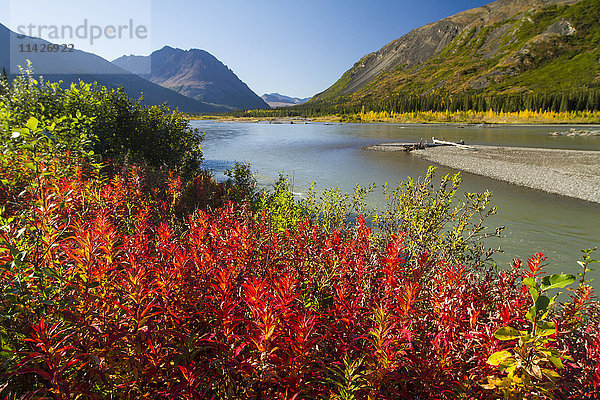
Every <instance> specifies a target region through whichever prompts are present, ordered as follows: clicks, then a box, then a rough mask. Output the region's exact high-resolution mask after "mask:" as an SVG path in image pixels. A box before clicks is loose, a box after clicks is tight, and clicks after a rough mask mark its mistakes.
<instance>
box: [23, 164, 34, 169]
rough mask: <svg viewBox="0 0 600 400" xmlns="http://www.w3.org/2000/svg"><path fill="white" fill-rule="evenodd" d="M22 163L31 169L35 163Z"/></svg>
mask: <svg viewBox="0 0 600 400" xmlns="http://www.w3.org/2000/svg"><path fill="white" fill-rule="evenodd" d="M23 165H25V166H26V167H27V168H29V169H32V170H34V171H35V164H34V163H24V164H23Z"/></svg>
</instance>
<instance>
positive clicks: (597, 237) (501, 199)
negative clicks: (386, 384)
mask: <svg viewBox="0 0 600 400" xmlns="http://www.w3.org/2000/svg"><path fill="white" fill-rule="evenodd" d="M192 124H193V126H194V127H196V128H198V129H200V130H201V131H203V132H205V137H204V142H203V151H204V157H205V167H207V168H210V169H212V170H214V172H215V176H216V177H217V178H219V179H222V178H223V171H224V170H225V169H228V168H231V166H232V165H233V163H234V161H244V162H249V163H250V164H251V165H252V170H253V171H254V172H255V176H256V178H257V179H258V181H259V183H260V184H262V185H265V186H266V185H270V184H272V183H273V182H274V181H275V180H276V179H277V177H278V175H279V173H280V172H283V173H285V174H286V175H288V176H289V177H290V180H292V181H293V184H294V192H295V193H298V194H299V195H300V196H302V193H305V192H306V190H307V189H308V188H309V187H310V184H311V182H312V181H314V182H315V183H316V185H317V189H318V190H322V189H326V188H330V187H339V188H340V189H341V190H343V191H345V192H352V191H353V189H354V187H355V186H356V184H360V185H361V186H363V187H364V186H368V185H370V184H372V183H375V184H377V185H382V184H384V183H386V182H388V183H389V185H390V186H391V187H394V186H395V185H397V184H398V182H399V181H401V180H404V179H406V177H408V176H411V177H413V178H417V177H419V176H422V175H423V173H424V171H425V170H426V169H427V167H428V166H429V164H430V163H429V162H426V161H423V160H421V159H419V158H417V157H415V156H413V155H411V154H410V153H403V152H375V151H366V150H363V149H361V148H362V147H363V146H367V145H371V144H377V143H383V142H393V141H400V142H402V141H419V140H420V139H421V138H424V139H428V140H431V137H432V136H434V137H437V138H441V137H443V138H445V139H447V140H456V141H458V140H461V139H464V140H465V142H466V143H467V144H487V145H498V146H520V147H547V148H563V149H584V150H600V137H566V136H560V137H553V136H549V135H548V133H549V132H554V131H557V130H558V131H564V130H568V129H569V127H565V126H561V127H552V126H544V127H531V126H528V127H516V126H508V127H506V126H493V127H464V128H459V127H454V126H430V125H427V126H424V125H398V124H343V125H342V124H333V125H330V124H322V123H310V124H268V123H224V122H212V121H193V122H192ZM599 168H600V166H599ZM455 172H457V171H456V170H453V169H450V168H446V167H441V166H439V167H438V176H442V175H443V174H446V173H455ZM462 177H463V184H462V186H461V191H463V192H464V191H469V192H482V191H485V190H486V189H487V190H490V191H492V192H493V197H492V205H494V206H496V207H497V208H498V215H496V216H493V217H491V218H490V219H489V220H488V223H487V226H490V227H492V226H493V227H496V226H506V230H505V231H504V237H503V238H502V239H499V240H497V241H494V242H489V245H490V247H497V246H498V245H500V246H501V247H502V249H503V250H504V253H503V254H499V255H497V256H496V257H495V259H496V261H497V262H498V264H499V265H501V266H506V265H508V263H509V261H510V260H512V259H513V258H515V257H518V258H522V259H527V258H528V257H529V256H530V255H531V254H533V253H535V252H543V253H544V254H546V255H547V256H548V262H549V265H548V270H549V271H551V272H571V273H576V272H578V271H579V270H578V269H577V268H578V266H577V264H576V261H577V260H578V259H579V258H580V257H581V252H580V250H581V249H584V248H588V247H594V246H598V245H600V205H598V204H594V203H588V202H584V201H580V200H575V199H570V198H567V197H561V196H556V195H551V194H547V193H543V192H539V191H535V190H531V189H527V188H522V187H518V186H515V185H510V184H507V183H504V182H500V181H496V180H493V179H488V178H484V177H480V176H477V175H472V174H468V173H464V172H463V173H462ZM378 195H379V196H378ZM370 201H371V202H372V203H373V204H375V205H379V206H381V204H382V202H383V198H382V196H381V191H376V192H375V194H374V195H373V196H372V197H371V198H370ZM596 258H600V251H599V254H597V255H596ZM595 265H596V266H598V265H600V264H595ZM591 276H592V277H594V278H596V279H595V282H594V286H596V287H598V284H599V282H600V266H599V267H597V268H596V270H595V271H593V273H592V275H591Z"/></svg>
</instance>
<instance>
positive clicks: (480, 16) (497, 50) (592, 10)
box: [311, 0, 600, 104]
mask: <svg viewBox="0 0 600 400" xmlns="http://www.w3.org/2000/svg"><path fill="white" fill-rule="evenodd" d="M599 21H600V2H598V0H499V1H496V2H493V3H490V4H488V5H486V6H483V7H479V8H475V9H472V10H467V11H464V12H461V13H459V14H456V15H454V16H451V17H448V18H445V19H443V20H441V21H438V22H435V23H432V24H429V25H425V26H423V27H421V28H418V29H415V30H413V31H411V32H410V33H408V34H406V35H404V36H403V37H401V38H400V39H397V40H394V41H393V42H391V43H389V44H388V45H386V46H384V47H383V48H382V49H380V50H379V51H377V52H375V53H371V54H368V55H366V56H364V57H363V58H362V59H361V60H360V61H359V62H357V63H356V64H355V65H354V66H353V67H352V68H351V69H350V70H349V71H347V72H346V73H344V75H343V76H342V77H341V78H340V79H339V80H338V81H337V82H336V83H335V84H334V85H333V86H331V87H330V88H329V89H327V90H326V91H324V92H323V93H320V94H318V95H316V96H315V97H313V99H312V100H311V102H325V103H328V102H329V103H337V104H343V103H357V102H361V101H365V100H367V99H368V100H374V99H377V100H380V101H381V100H383V99H386V98H387V97H389V96H394V95H398V96H402V95H417V96H423V95H431V94H456V93H486V94H491V95H494V94H507V93H532V92H533V93H549V92H557V91H565V90H577V89H579V88H590V87H598V86H599V85H600V63H599V62H598V60H599V58H600V50H599V49H600V23H599Z"/></svg>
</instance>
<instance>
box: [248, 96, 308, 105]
mask: <svg viewBox="0 0 600 400" xmlns="http://www.w3.org/2000/svg"><path fill="white" fill-rule="evenodd" d="M260 97H261V98H262V99H263V100H264V101H265V102H266V103H267V104H268V105H269V106H271V108H277V107H290V106H296V105H298V104H304V103H306V102H307V101H308V100H310V97H307V98H305V99H301V98H299V97H290V96H286V95H283V94H279V93H266V94H263V95H262V96H260Z"/></svg>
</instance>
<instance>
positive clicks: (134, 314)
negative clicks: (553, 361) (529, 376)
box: [0, 161, 600, 399]
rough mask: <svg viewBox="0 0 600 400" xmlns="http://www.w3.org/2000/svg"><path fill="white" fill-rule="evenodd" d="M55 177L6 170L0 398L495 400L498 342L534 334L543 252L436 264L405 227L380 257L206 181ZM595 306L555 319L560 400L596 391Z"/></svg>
mask: <svg viewBox="0 0 600 400" xmlns="http://www.w3.org/2000/svg"><path fill="white" fill-rule="evenodd" d="M61 165H62V164H61V161H55V163H54V164H53V163H52V162H49V163H48V164H47V165H45V166H44V168H45V169H47V170H48V171H50V172H51V173H49V174H42V175H40V176H38V177H37V178H36V179H37V180H36V181H35V183H34V184H31V185H29V186H28V185H26V184H24V183H23V182H24V181H23V180H19V179H17V177H18V174H19V171H20V170H19V169H18V168H15V169H13V170H8V169H4V170H2V171H1V173H2V177H3V179H4V181H3V182H4V183H3V184H2V186H1V187H0V197H2V202H3V204H6V207H5V209H4V211H3V214H2V221H1V222H2V229H1V230H0V265H1V266H4V268H3V269H2V270H0V285H1V288H2V295H1V297H0V320H1V321H2V327H1V328H0V340H1V342H2V352H1V353H0V355H1V356H2V359H3V363H2V366H1V370H0V372H2V374H3V377H4V378H3V379H7V383H6V384H5V385H4V386H0V388H3V392H2V393H3V394H4V395H5V396H6V398H16V397H18V396H21V395H26V396H29V397H31V398H55V399H66V398H75V397H77V396H84V397H89V398H142V397H146V398H147V397H165V398H239V399H245V398H256V399H258V398H280V399H299V398H332V399H334V398H335V399H338V398H339V399H351V398H356V399H361V398H364V399H367V398H368V399H391V398H407V399H410V398H414V399H433V398H437V399H455V398H471V399H486V398H490V399H493V398H497V393H495V392H493V391H491V390H488V389H485V388H484V387H483V386H482V382H483V381H484V380H485V378H486V377H488V376H490V375H492V374H493V373H494V372H495V371H494V367H493V366H492V365H490V364H488V362H487V360H488V357H490V355H492V354H493V353H494V352H496V351H498V350H501V349H503V348H504V347H505V346H509V345H510V343H508V344H507V343H506V342H501V341H499V340H497V339H496V338H495V337H494V333H495V332H496V331H497V329H498V328H500V327H502V326H507V325H511V326H515V327H524V326H526V325H527V321H526V319H525V314H526V313H527V311H528V309H529V308H530V307H531V300H530V297H529V296H528V293H527V291H526V290H523V284H522V279H523V278H526V277H535V276H538V275H539V274H540V273H541V272H542V271H541V270H540V269H539V268H541V265H542V263H541V262H540V259H541V257H542V256H541V255H536V256H534V257H533V258H532V259H531V260H530V261H529V266H530V270H529V271H524V270H523V268H522V265H521V262H519V261H515V263H514V264H513V268H512V269H510V270H506V271H500V272H499V273H497V274H495V273H492V272H489V273H486V274H481V273H475V272H473V271H471V269H470V268H469V266H468V265H451V264H447V263H443V262H437V261H436V262H435V264H434V265H433V266H432V265H431V261H430V260H431V259H432V258H431V257H430V255H429V254H419V255H417V256H416V257H409V255H408V254H407V250H406V248H405V246H404V240H405V238H404V235H403V234H402V232H397V234H396V235H394V236H393V237H392V239H391V240H390V241H389V243H388V244H387V248H386V249H385V250H384V251H380V250H379V248H378V247H375V246H374V245H373V244H372V242H371V240H370V237H371V230H370V228H369V227H367V225H366V223H365V221H364V219H362V218H358V220H357V223H356V225H355V226H354V227H346V228H342V229H337V230H333V231H331V232H330V231H328V230H325V229H322V228H321V227H320V226H319V224H318V222H314V221H310V220H307V221H306V222H304V223H301V224H298V226H297V227H295V228H294V229H292V230H285V231H283V232H282V231H280V230H279V229H276V228H274V227H273V226H272V225H271V223H270V220H269V218H268V217H267V216H265V215H264V214H262V216H261V213H260V212H259V213H258V214H256V213H254V212H252V211H251V210H250V208H249V207H246V206H244V205H243V204H236V203H225V202H224V201H223V200H219V195H218V193H221V194H222V195H224V194H225V193H226V190H225V189H223V188H222V187H221V186H220V185H219V184H217V183H215V182H214V181H212V180H210V179H209V178H206V177H204V176H199V177H198V178H196V179H195V180H193V181H192V183H189V184H183V183H182V182H181V181H180V180H179V179H178V178H177V177H176V176H168V177H166V178H164V179H163V180H162V181H161V179H159V178H157V177H156V176H154V177H149V176H148V175H147V174H146V173H145V172H144V171H143V170H142V169H140V168H135V167H134V168H128V169H123V170H121V171H119V170H117V171H116V172H115V173H113V174H112V177H111V178H101V177H100V176H99V175H98V174H97V173H95V172H93V170H92V169H89V168H87V167H84V166H80V167H77V168H75V171H74V173H71V172H69V173H61V172H60V168H61ZM13 167H18V166H13ZM150 181H152V182H154V186H155V187H157V189H155V190H148V189H147V187H148V186H146V185H147V182H150ZM11 182H12V183H11ZM161 182H162V183H161ZM19 185H21V186H20V187H19ZM209 201H212V202H213V203H212V207H216V208H215V209H214V210H212V211H211V207H209V204H208V202H209ZM219 201H221V203H219ZM215 205H216V206H215ZM203 210H204V211H203ZM407 260H416V261H407ZM431 268H433V275H432V276H433V278H432V279H424V278H423V277H424V276H425V275H424V271H425V269H431ZM427 276H430V275H429V274H428V275H427ZM592 295H593V293H592V289H591V288H590V287H588V286H581V287H580V288H579V289H578V290H577V291H575V292H574V293H573V296H572V300H571V301H569V302H567V303H566V304H565V305H563V306H562V307H561V308H560V309H559V310H557V311H553V312H554V314H553V315H555V319H556V321H558V323H559V325H560V329H558V331H557V333H556V334H555V336H556V340H557V341H556V343H555V346H556V347H557V348H559V349H560V351H562V352H563V353H564V354H565V355H569V356H571V357H572V361H569V362H566V363H565V368H564V369H562V370H560V371H558V372H559V373H560V374H561V378H560V380H559V381H558V382H557V385H558V389H557V390H556V391H555V392H554V395H555V396H556V397H558V398H565V399H567V398H596V397H595V396H597V395H598V391H599V389H600V388H599V386H598V385H599V383H600V367H599V364H598V362H599V360H600V335H599V333H598V332H599V331H598V320H597V315H598V312H597V306H596V305H595V303H593V302H592ZM594 311H595V312H594ZM574 388H576V390H575V389H574Z"/></svg>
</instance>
